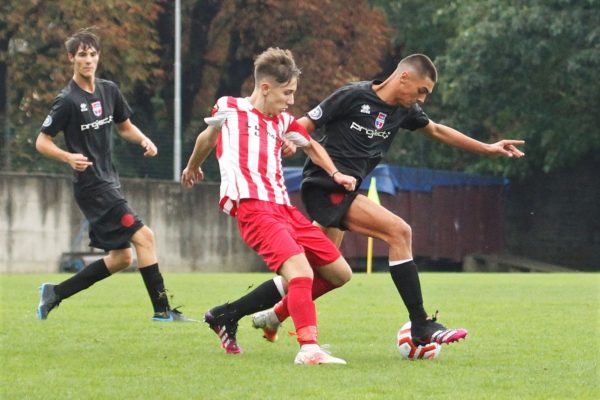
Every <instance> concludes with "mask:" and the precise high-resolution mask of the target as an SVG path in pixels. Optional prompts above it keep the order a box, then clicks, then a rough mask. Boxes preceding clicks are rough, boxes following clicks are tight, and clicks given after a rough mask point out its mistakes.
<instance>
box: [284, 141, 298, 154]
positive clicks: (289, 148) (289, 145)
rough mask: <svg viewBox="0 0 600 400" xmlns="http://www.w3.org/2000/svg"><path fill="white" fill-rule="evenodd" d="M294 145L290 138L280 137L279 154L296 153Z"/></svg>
mask: <svg viewBox="0 0 600 400" xmlns="http://www.w3.org/2000/svg"><path fill="white" fill-rule="evenodd" d="M296 149H297V148H296V145H295V144H294V142H292V141H291V140H288V139H286V138H282V139H281V154H283V156H284V157H291V156H293V155H294V154H296Z"/></svg>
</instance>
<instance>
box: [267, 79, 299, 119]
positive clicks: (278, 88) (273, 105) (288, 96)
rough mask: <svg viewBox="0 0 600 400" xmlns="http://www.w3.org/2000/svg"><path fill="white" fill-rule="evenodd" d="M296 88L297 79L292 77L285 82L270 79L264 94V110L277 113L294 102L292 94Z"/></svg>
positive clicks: (272, 113) (271, 113) (273, 113)
mask: <svg viewBox="0 0 600 400" xmlns="http://www.w3.org/2000/svg"><path fill="white" fill-rule="evenodd" d="M297 89H298V79H297V78H292V80H290V81H289V82H287V83H283V84H282V83H278V82H275V81H271V82H270V84H269V88H268V90H267V94H266V96H265V112H266V113H267V114H269V115H279V114H281V113H282V112H284V111H286V110H287V109H288V108H289V106H291V105H293V104H294V94H295V93H296V90H297Z"/></svg>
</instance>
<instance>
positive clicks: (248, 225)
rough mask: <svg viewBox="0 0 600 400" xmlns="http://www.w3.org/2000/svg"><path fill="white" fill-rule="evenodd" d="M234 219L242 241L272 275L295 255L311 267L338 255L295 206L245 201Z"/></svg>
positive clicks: (333, 246) (336, 257) (327, 240)
mask: <svg viewBox="0 0 600 400" xmlns="http://www.w3.org/2000/svg"><path fill="white" fill-rule="evenodd" d="M236 218H237V221H238V227H239V229H240V234H241V236H242V239H244V242H246V244H247V245H248V246H250V247H251V248H252V249H253V250H254V251H255V252H256V253H257V254H258V255H260V256H261V257H262V258H263V260H265V263H266V264H267V267H269V269H270V270H272V271H274V272H277V270H278V269H279V267H281V265H282V264H283V263H284V262H285V261H287V260H288V259H290V258H291V257H292V256H295V255H297V254H301V253H305V255H306V258H307V259H308V262H309V263H310V265H311V267H313V268H314V267H320V266H323V265H327V264H331V263H332V262H334V261H335V260H337V259H338V258H339V257H340V255H341V254H340V252H339V250H338V249H337V247H335V245H334V244H333V243H332V242H331V241H330V240H329V239H328V238H327V236H325V234H324V233H323V232H322V231H321V229H319V228H318V227H316V226H314V225H313V224H311V223H310V221H309V220H308V219H306V217H304V215H302V213H301V212H300V211H298V209H296V208H295V207H292V206H286V205H282V204H276V203H271V202H268V201H261V200H254V199H245V200H242V201H241V202H240V204H239V208H238V212H237V216H236Z"/></svg>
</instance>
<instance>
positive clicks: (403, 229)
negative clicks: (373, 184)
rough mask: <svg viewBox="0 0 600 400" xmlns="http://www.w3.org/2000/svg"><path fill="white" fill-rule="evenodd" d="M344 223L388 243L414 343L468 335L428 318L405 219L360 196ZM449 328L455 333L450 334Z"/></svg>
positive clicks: (451, 339) (408, 227)
mask: <svg viewBox="0 0 600 400" xmlns="http://www.w3.org/2000/svg"><path fill="white" fill-rule="evenodd" d="M344 224H345V225H346V226H347V227H348V229H349V230H350V231H352V232H356V233H360V234H362V235H364V236H370V237H375V238H378V239H381V240H383V241H385V242H386V243H387V244H388V245H389V267H390V275H391V277H392V280H393V281H394V285H395V286H396V289H397V290H398V293H399V294H400V296H401V298H402V300H403V302H404V305H405V306H406V308H407V310H408V313H409V318H410V320H411V322H412V336H413V341H415V343H429V342H430V341H431V340H436V341H438V342H440V343H451V342H454V341H457V340H459V339H462V338H464V337H465V336H466V335H467V332H466V330H464V329H458V330H447V329H446V328H445V327H444V326H443V325H441V324H439V323H437V322H436V321H435V319H436V318H433V319H428V317H427V313H426V311H425V308H424V307H423V296H422V293H421V283H420V280H419V272H418V268H417V265H416V264H415V262H414V261H413V255H412V230H411V228H410V226H409V225H408V224H407V223H406V222H405V221H404V220H403V219H402V218H400V217H399V216H397V215H395V214H393V213H392V212H390V211H389V210H387V209H386V208H385V207H383V206H381V205H379V204H377V203H375V202H373V201H371V200H370V199H369V198H367V197H366V196H364V195H358V196H357V197H356V199H354V201H353V202H352V204H351V206H350V208H349V209H348V212H347V213H346V216H345V218H344ZM450 331H454V332H453V333H450V334H449V332H450ZM441 333H443V334H441Z"/></svg>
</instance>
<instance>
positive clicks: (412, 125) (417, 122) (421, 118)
mask: <svg viewBox="0 0 600 400" xmlns="http://www.w3.org/2000/svg"><path fill="white" fill-rule="evenodd" d="M428 123H429V117H428V116H427V114H425V111H423V109H422V108H421V107H420V106H419V105H418V104H415V105H414V106H412V107H411V109H410V113H409V115H408V116H407V118H406V120H405V121H404V122H403V123H402V127H403V128H405V129H408V130H411V131H414V130H417V129H421V128H424V127H425V126H427V124H428Z"/></svg>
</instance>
